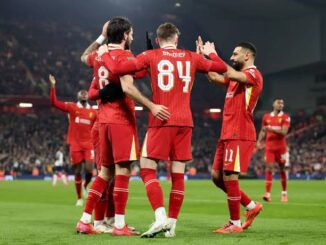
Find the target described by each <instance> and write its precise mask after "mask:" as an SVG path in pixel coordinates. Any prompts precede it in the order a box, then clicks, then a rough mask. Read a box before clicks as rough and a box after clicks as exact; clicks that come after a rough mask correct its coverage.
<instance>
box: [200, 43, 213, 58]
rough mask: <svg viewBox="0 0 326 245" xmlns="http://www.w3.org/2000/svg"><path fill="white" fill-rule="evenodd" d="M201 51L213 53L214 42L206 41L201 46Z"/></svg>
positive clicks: (206, 53)
mask: <svg viewBox="0 0 326 245" xmlns="http://www.w3.org/2000/svg"><path fill="white" fill-rule="evenodd" d="M202 53H203V54H204V55H207V56H208V55H209V54H211V53H214V54H216V50H215V45H214V43H211V42H206V43H205V45H204V46H203V48H202Z"/></svg>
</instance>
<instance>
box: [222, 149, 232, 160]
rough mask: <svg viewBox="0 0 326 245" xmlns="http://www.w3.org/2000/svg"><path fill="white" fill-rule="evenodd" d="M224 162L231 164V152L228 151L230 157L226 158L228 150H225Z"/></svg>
mask: <svg viewBox="0 0 326 245" xmlns="http://www.w3.org/2000/svg"><path fill="white" fill-rule="evenodd" d="M224 162H233V150H230V155H229V156H228V149H225V158H224Z"/></svg>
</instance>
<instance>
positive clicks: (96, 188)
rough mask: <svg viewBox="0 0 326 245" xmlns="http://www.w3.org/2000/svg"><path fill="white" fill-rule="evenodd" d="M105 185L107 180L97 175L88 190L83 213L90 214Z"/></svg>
mask: <svg viewBox="0 0 326 245" xmlns="http://www.w3.org/2000/svg"><path fill="white" fill-rule="evenodd" d="M106 186H107V182H106V181H105V180H104V179H102V178H101V177H100V176H97V177H96V179H95V181H94V182H93V184H92V186H91V188H90V189H89V191H88V197H87V201H86V204H85V209H84V212H85V213H89V214H92V212H93V210H94V207H95V205H96V204H97V203H98V201H99V200H100V198H101V197H102V194H103V193H104V191H105V189H106Z"/></svg>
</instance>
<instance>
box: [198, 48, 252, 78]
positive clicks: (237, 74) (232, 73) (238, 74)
mask: <svg viewBox="0 0 326 245" xmlns="http://www.w3.org/2000/svg"><path fill="white" fill-rule="evenodd" d="M201 52H202V53H203V54H205V55H207V56H208V57H209V58H210V59H211V60H214V61H219V60H220V58H219V57H218V56H217V53H216V50H215V45H214V43H211V42H206V43H205V45H204V46H203V47H202V48H201ZM226 67H227V69H226V72H225V74H224V75H225V76H226V77H228V78H229V79H230V80H232V81H235V82H240V83H248V82H250V81H249V79H248V76H247V75H246V73H244V72H242V71H237V70H235V69H233V68H232V67H231V66H229V65H226Z"/></svg>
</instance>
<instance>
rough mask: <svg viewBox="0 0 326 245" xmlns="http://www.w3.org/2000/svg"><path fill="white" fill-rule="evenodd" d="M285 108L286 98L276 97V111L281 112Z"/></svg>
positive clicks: (274, 107)
mask: <svg viewBox="0 0 326 245" xmlns="http://www.w3.org/2000/svg"><path fill="white" fill-rule="evenodd" d="M283 108H284V100H283V99H280V98H276V99H274V100H273V109H274V111H277V112H280V111H283Z"/></svg>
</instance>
